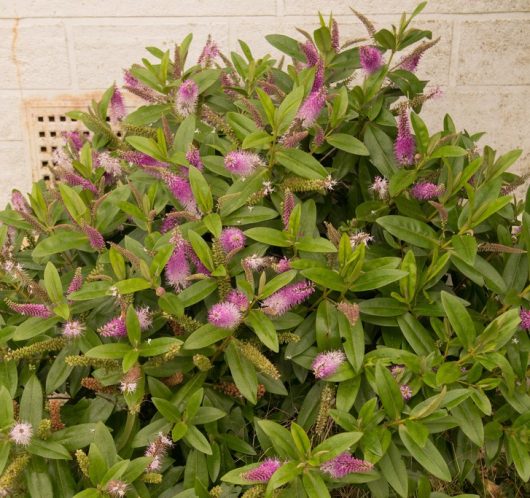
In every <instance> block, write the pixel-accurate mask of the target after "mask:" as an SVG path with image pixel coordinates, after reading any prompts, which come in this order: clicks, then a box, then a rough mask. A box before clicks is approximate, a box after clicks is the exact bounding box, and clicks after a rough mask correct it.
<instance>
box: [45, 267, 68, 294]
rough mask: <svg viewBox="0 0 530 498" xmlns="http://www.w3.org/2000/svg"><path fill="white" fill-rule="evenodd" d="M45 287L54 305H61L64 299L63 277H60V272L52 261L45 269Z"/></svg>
mask: <svg viewBox="0 0 530 498" xmlns="http://www.w3.org/2000/svg"><path fill="white" fill-rule="evenodd" d="M44 285H45V287H46V291H47V292H48V296H49V297H50V299H51V301H52V302H53V303H60V302H61V301H62V300H63V299H64V298H63V286H62V283H61V277H59V272H58V271H57V268H55V265H54V264H53V263H52V262H51V261H48V264H47V265H46V268H45V269H44Z"/></svg>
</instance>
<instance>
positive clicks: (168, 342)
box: [138, 337, 182, 356]
mask: <svg viewBox="0 0 530 498" xmlns="http://www.w3.org/2000/svg"><path fill="white" fill-rule="evenodd" d="M180 344H182V341H181V340H180V339H176V338H174V337H156V338H155V339H147V341H146V342H143V343H142V344H141V345H140V347H139V348H138V352H139V353H140V356H157V355H159V354H164V353H167V352H168V351H170V350H171V349H172V348H173V347H175V346H178V345H180Z"/></svg>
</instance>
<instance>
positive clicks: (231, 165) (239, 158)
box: [224, 150, 263, 177]
mask: <svg viewBox="0 0 530 498" xmlns="http://www.w3.org/2000/svg"><path fill="white" fill-rule="evenodd" d="M224 164H225V168H226V169H227V170H228V171H230V173H232V174H233V175H237V176H242V177H246V176H249V175H251V174H252V173H254V171H255V170H256V168H257V167H258V166H261V165H262V164H263V162H262V161H261V159H260V157H259V156H258V155H257V154H254V153H253V152H248V151H243V150H234V151H232V152H229V153H228V154H227V155H226V156H225V160H224Z"/></svg>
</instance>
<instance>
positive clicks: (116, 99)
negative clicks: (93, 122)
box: [109, 85, 125, 125]
mask: <svg viewBox="0 0 530 498" xmlns="http://www.w3.org/2000/svg"><path fill="white" fill-rule="evenodd" d="M109 115H110V122H111V123H112V124H114V125H115V124H118V122H119V121H121V120H122V119H123V118H124V117H125V104H124V102H123V97H122V95H121V92H120V91H119V90H118V87H117V86H116V85H114V93H113V94H112V97H111V98H110V108H109Z"/></svg>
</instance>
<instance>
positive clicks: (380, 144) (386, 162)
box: [364, 125, 398, 178]
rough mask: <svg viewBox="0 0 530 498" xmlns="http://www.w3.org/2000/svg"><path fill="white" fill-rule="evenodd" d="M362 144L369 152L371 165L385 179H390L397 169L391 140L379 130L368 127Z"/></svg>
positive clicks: (371, 126)
mask: <svg viewBox="0 0 530 498" xmlns="http://www.w3.org/2000/svg"><path fill="white" fill-rule="evenodd" d="M364 144H365V145H366V147H367V149H368V150H369V152H370V160H371V162H372V164H373V165H374V166H375V167H376V168H377V169H378V170H379V172H380V173H381V174H382V175H383V176H384V177H385V178H392V176H393V174H394V173H395V172H396V171H397V170H398V167H397V164H396V159H395V157H394V144H393V142H392V140H391V138H390V137H389V136H388V135H387V134H386V133H385V132H384V131H383V130H381V129H380V128H377V127H376V126H373V125H369V126H368V127H367V128H366V132H365V133H364Z"/></svg>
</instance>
